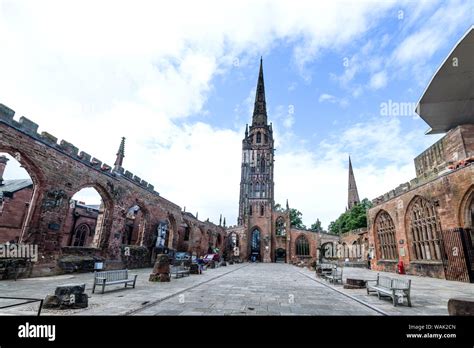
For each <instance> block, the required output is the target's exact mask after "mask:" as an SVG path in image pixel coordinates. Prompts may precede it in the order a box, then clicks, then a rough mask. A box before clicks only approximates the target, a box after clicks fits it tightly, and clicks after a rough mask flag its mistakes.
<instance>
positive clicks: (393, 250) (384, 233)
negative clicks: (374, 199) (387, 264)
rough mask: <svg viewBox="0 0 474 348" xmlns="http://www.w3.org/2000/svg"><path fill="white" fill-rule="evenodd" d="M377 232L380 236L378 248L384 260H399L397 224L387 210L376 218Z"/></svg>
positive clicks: (378, 236)
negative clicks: (396, 234)
mask: <svg viewBox="0 0 474 348" xmlns="http://www.w3.org/2000/svg"><path fill="white" fill-rule="evenodd" d="M375 233H376V234H377V238H378V250H379V252H380V258H381V259H382V260H397V259H398V252H397V239H396V236H395V225H394V223H393V220H392V218H391V217H390V215H389V214H388V213H387V212H386V211H382V212H380V213H379V214H378V215H377V218H376V219H375Z"/></svg>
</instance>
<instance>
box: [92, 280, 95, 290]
mask: <svg viewBox="0 0 474 348" xmlns="http://www.w3.org/2000/svg"><path fill="white" fill-rule="evenodd" d="M94 291H95V280H94V285H92V293H94Z"/></svg>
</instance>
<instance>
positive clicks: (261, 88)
mask: <svg viewBox="0 0 474 348" xmlns="http://www.w3.org/2000/svg"><path fill="white" fill-rule="evenodd" d="M266 124H267V104H266V102H265V83H264V81H263V60H262V58H260V71H259V73H258V82H257V91H256V93H255V106H254V110H253V118H252V126H263V125H266Z"/></svg>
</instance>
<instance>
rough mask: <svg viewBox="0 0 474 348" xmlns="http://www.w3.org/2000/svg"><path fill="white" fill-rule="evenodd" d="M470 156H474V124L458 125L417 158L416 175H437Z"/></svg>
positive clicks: (420, 176)
mask: <svg viewBox="0 0 474 348" xmlns="http://www.w3.org/2000/svg"><path fill="white" fill-rule="evenodd" d="M470 156H474V125H469V124H467V125H461V126H458V127H456V128H454V129H452V130H450V131H449V132H448V133H447V134H446V135H445V136H444V137H443V138H441V139H440V140H438V141H437V142H436V143H435V144H433V145H432V146H430V147H429V148H428V149H426V150H425V151H423V152H422V153H421V154H420V155H418V156H417V157H416V158H415V160H414V162H415V169H416V176H417V177H419V178H422V177H430V176H433V175H437V173H439V172H442V171H443V170H445V169H446V168H447V167H448V166H449V165H450V164H452V163H453V162H456V161H458V160H462V159H465V158H467V157H470Z"/></svg>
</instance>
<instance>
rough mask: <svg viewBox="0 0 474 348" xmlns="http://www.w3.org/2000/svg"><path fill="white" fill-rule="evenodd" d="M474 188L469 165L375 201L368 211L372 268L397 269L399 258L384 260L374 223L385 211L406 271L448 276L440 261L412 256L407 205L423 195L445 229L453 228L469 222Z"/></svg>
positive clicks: (441, 276)
mask: <svg viewBox="0 0 474 348" xmlns="http://www.w3.org/2000/svg"><path fill="white" fill-rule="evenodd" d="M473 190H474V166H473V165H470V166H467V167H462V168H460V169H458V170H454V171H452V172H450V173H448V174H445V175H443V176H441V177H439V178H437V179H434V180H432V181H430V182H428V183H426V184H424V185H421V186H419V187H416V188H414V189H412V190H410V191H408V192H406V193H404V194H401V195H399V196H397V197H394V198H392V199H389V200H387V201H385V202H382V203H380V204H377V205H375V206H374V207H373V208H371V209H370V210H369V211H368V223H369V247H370V248H371V249H372V252H373V255H374V258H373V259H372V268H373V269H375V270H381V271H389V272H395V271H396V266H397V262H398V260H396V261H383V260H381V259H380V258H381V256H380V251H379V247H378V246H379V242H378V238H377V234H376V226H375V224H374V221H375V218H376V217H377V214H379V213H380V212H381V211H386V212H387V213H388V214H389V215H390V217H391V218H392V220H393V222H394V225H395V233H396V241H397V247H398V258H399V260H402V261H403V263H404V265H405V269H406V271H407V273H409V274H417V275H427V276H432V277H437V278H445V272H444V267H443V264H442V262H440V261H418V260H415V259H414V257H413V249H412V245H411V244H410V243H409V241H410V239H411V235H410V233H411V232H410V230H409V226H408V216H409V213H410V212H409V211H408V207H409V205H410V202H412V200H413V199H414V198H415V197H417V196H421V197H424V198H426V199H427V200H428V201H429V202H432V204H434V206H435V210H436V215H437V216H438V218H439V221H440V225H441V229H442V230H451V229H454V228H457V227H464V226H467V225H469V223H470V222H469V223H468V222H466V216H467V210H468V205H469V202H470V199H471V198H472V193H473Z"/></svg>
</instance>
